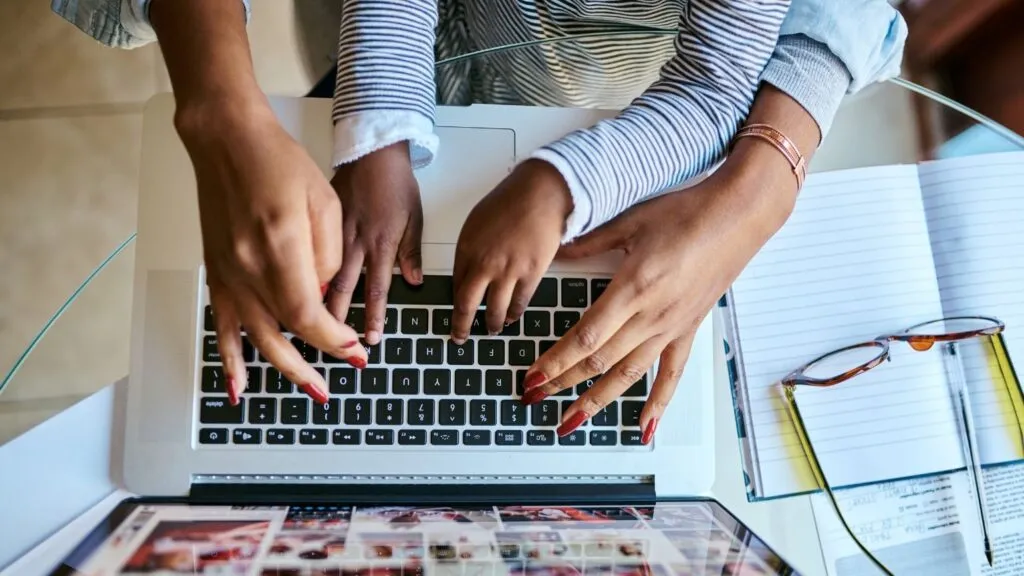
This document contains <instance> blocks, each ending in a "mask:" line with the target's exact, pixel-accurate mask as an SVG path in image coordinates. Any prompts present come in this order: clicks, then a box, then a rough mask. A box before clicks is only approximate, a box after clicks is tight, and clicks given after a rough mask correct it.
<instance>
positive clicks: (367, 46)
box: [333, 0, 438, 167]
mask: <svg viewBox="0 0 1024 576" xmlns="http://www.w3.org/2000/svg"><path fill="white" fill-rule="evenodd" d="M436 25H437V3H436V0H346V1H345V2H343V3H342V15H341V33H340V35H339V39H338V72H337V82H336V83H335V89H334V110H333V119H334V166H338V165H340V164H344V163H346V162H351V161H353V160H356V159H357V158H359V157H361V156H364V155H366V154H368V153H370V152H373V151H374V150H377V149H379V148H383V147H385V146H388V145H390V144H394V143H395V142H401V141H409V143H410V147H409V149H410V154H411V155H412V160H413V165H414V166H416V167H419V166H422V165H424V164H427V163H429V162H430V160H431V159H432V158H433V156H434V154H436V152H437V145H438V142H437V136H436V135H435V134H434V106H435V104H434V99H435V89H434V28H435V26H436Z"/></svg>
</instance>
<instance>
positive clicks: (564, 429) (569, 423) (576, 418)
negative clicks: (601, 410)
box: [555, 410, 590, 436]
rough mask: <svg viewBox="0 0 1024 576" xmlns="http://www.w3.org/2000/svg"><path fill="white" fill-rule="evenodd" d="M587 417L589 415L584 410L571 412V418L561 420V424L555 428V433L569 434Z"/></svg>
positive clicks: (560, 434)
mask: <svg viewBox="0 0 1024 576" xmlns="http://www.w3.org/2000/svg"><path fill="white" fill-rule="evenodd" d="M587 418H590V416H588V415H587V413H586V412H584V411H582V410H580V411H579V412H577V413H575V414H573V415H572V418H569V419H568V420H566V421H565V422H563V423H562V425H561V426H559V427H558V430H555V434H558V435H559V436H568V435H569V434H572V432H573V430H576V429H577V428H579V427H580V425H582V424H583V423H584V422H586V421H587Z"/></svg>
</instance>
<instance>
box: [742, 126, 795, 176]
mask: <svg viewBox="0 0 1024 576" xmlns="http://www.w3.org/2000/svg"><path fill="white" fill-rule="evenodd" d="M746 136H750V137H753V138H760V139H761V140H764V141H765V142H768V143H769V144H771V145H772V146H774V147H775V149H776V150H778V151H779V152H781V153H782V155H783V156H784V157H785V158H786V161H787V162H789V165H790V166H792V167H793V175H794V176H796V186H797V188H802V187H803V185H804V178H806V177H807V163H806V162H805V160H804V157H803V156H802V155H801V154H800V150H799V149H798V148H797V147H796V144H793V141H792V140H790V139H789V138H788V137H787V136H786V135H785V134H783V133H782V132H779V131H778V130H777V129H776V128H774V127H773V126H769V125H768V124H748V125H747V126H744V127H743V128H741V129H740V131H739V132H737V133H736V137H735V138H733V140H732V142H733V145H734V146H735V145H736V141H737V140H739V139H740V138H743V137H746Z"/></svg>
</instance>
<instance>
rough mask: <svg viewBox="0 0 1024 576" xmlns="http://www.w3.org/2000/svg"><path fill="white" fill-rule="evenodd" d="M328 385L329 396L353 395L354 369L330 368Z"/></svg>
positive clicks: (354, 385)
mask: <svg viewBox="0 0 1024 576" xmlns="http://www.w3.org/2000/svg"><path fill="white" fill-rule="evenodd" d="M329 374H330V378H329V379H328V385H329V387H330V389H331V394H355V393H356V371H355V369H354V368H331V371H330V372H329Z"/></svg>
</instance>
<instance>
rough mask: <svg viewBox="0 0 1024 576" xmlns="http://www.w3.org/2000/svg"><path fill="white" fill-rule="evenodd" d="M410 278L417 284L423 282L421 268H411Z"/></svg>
mask: <svg viewBox="0 0 1024 576" xmlns="http://www.w3.org/2000/svg"><path fill="white" fill-rule="evenodd" d="M412 279H413V282H416V283H417V284H423V270H419V269H417V270H413V271H412Z"/></svg>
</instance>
